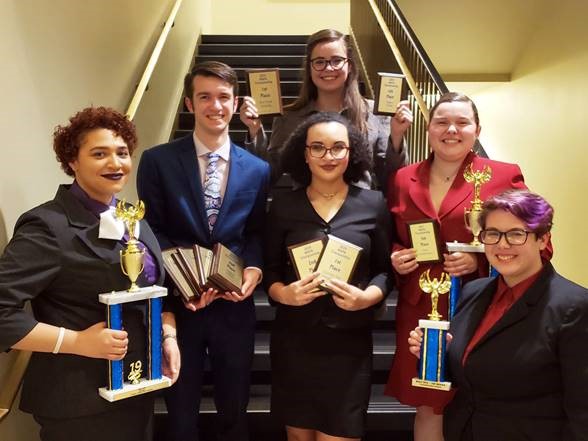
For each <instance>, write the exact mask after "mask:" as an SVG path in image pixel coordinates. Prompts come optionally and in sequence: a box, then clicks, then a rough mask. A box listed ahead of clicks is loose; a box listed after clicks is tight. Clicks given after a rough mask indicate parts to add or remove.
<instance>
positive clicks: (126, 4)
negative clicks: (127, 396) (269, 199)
mask: <svg viewBox="0 0 588 441" xmlns="http://www.w3.org/2000/svg"><path fill="white" fill-rule="evenodd" d="M173 3H174V1H173V0H165V1H164V0H125V1H119V0H85V1H77V0H52V1H38V0H3V1H2V2H0V29H2V31H1V38H0V59H1V60H2V69H0V96H1V97H2V110H3V111H2V119H0V127H1V128H2V130H1V133H2V143H1V146H2V147H1V148H2V153H3V161H1V162H0V176H1V178H0V250H2V249H3V247H4V246H5V244H6V241H7V240H9V239H10V237H11V236H12V230H13V227H14V223H15V222H16V219H17V217H18V216H19V214H20V213H22V212H24V211H25V210H27V209H29V208H31V207H33V206H35V205H37V204H40V203H42V202H44V201H46V200H48V199H51V198H52V197H53V195H54V194H55V190H56V187H57V185H58V184H59V183H64V182H70V181H71V179H70V178H68V177H67V176H66V175H65V174H63V173H62V172H61V171H60V169H59V167H58V164H57V163H56V161H55V157H54V154H53V152H52V149H51V134H52V131H53V128H54V127H55V125H57V124H62V123H65V122H66V121H67V118H68V117H70V116H71V115H72V114H73V113H75V112H76V111H77V110H80V109H81V108H83V107H85V106H88V105H91V104H94V105H106V106H111V107H114V108H116V109H118V110H121V111H125V110H126V106H127V104H128V102H129V100H130V97H131V96H132V94H133V92H134V87H135V85H136V84H137V83H138V81H139V78H140V74H141V72H142V70H143V69H144V67H145V64H146V61H147V59H148V57H149V55H150V53H151V50H152V49H153V46H154V44H155V41H156V40H157V38H158V36H159V33H160V32H161V29H162V25H163V23H164V21H165V18H166V17H167V15H168V14H169V12H170V10H171V7H172V5H173ZM210 4H211V0H184V1H183V4H182V8H181V9H180V13H179V16H178V18H177V19H176V22H175V26H174V28H173V29H172V33H171V35H170V40H169V42H168V44H167V45H166V47H165V48H164V51H163V54H162V59H161V62H160V66H159V67H158V68H157V70H156V72H155V76H154V78H153V80H152V82H151V85H150V89H149V91H148V92H147V95H146V98H145V103H144V104H143V105H142V107H140V109H139V112H138V114H137V117H136V123H137V125H138V131H139V137H140V139H139V141H140V145H141V147H144V146H145V145H147V146H150V145H153V144H155V143H159V142H162V141H165V140H166V139H167V136H168V134H169V128H170V125H171V123H172V122H173V116H172V115H173V113H174V111H175V108H176V106H177V102H178V97H179V94H180V93H181V78H182V77H183V74H184V73H185V71H186V70H187V69H188V66H189V64H190V60H191V58H192V53H193V51H194V48H195V44H196V39H197V37H198V35H199V34H200V33H201V32H202V31H203V30H204V31H206V30H207V28H206V27H205V26H204V24H206V26H208V23H209V22H210V20H209V19H210ZM135 159H136V158H135ZM129 187H130V190H129V193H130V194H133V193H134V184H133V185H131V186H129ZM9 358H10V356H9V355H6V354H0V378H2V374H3V373H4V371H5V370H6V366H7V364H8V360H9ZM0 387H1V386H0ZM34 439H38V437H37V429H36V426H35V424H34V422H33V421H32V419H31V418H30V417H29V416H28V415H24V414H21V413H20V412H18V411H15V412H13V413H12V414H11V415H10V416H9V417H8V419H7V420H6V421H5V422H3V423H2V424H1V425H0V440H18V441H28V440H34Z"/></svg>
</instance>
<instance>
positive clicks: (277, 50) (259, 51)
mask: <svg viewBox="0 0 588 441" xmlns="http://www.w3.org/2000/svg"><path fill="white" fill-rule="evenodd" d="M305 51H306V44H288V43H286V44H285V43H272V44H260V43H253V44H251V43H209V44H201V45H200V46H199V47H198V54H199V55H304V54H305Z"/></svg>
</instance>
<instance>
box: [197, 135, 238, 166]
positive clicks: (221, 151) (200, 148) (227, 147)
mask: <svg viewBox="0 0 588 441" xmlns="http://www.w3.org/2000/svg"><path fill="white" fill-rule="evenodd" d="M192 136H193V138H194V145H195V146H196V156H198V157H200V156H204V155H208V154H209V153H211V152H212V150H210V149H209V148H208V147H206V145H204V143H203V142H202V141H200V139H198V137H197V136H196V132H192ZM214 153H217V154H218V155H219V156H220V157H221V158H222V159H224V160H225V161H226V162H229V157H230V156H231V138H229V137H228V136H227V140H226V141H225V143H224V144H223V145H221V146H220V147H219V148H218V149H216V150H215V151H214Z"/></svg>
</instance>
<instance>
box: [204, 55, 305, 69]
mask: <svg viewBox="0 0 588 441" xmlns="http://www.w3.org/2000/svg"><path fill="white" fill-rule="evenodd" d="M203 61H221V62H223V63H226V64H228V65H229V66H231V67H246V68H258V67H279V68H282V67H300V66H302V63H303V61H304V57H303V56H300V55H259V56H258V55H199V56H197V57H196V63H201V62H203Z"/></svg>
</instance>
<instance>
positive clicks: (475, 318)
mask: <svg viewBox="0 0 588 441" xmlns="http://www.w3.org/2000/svg"><path fill="white" fill-rule="evenodd" d="M497 284H498V280H497V279H496V278H495V279H493V280H492V281H490V283H488V284H487V285H486V287H485V288H484V289H483V290H482V292H481V293H480V294H479V295H478V296H476V298H474V299H472V306H471V308H470V309H469V311H467V313H466V315H467V320H463V322H462V323H465V327H464V328H463V329H461V331H460V334H461V335H463V338H459V339H456V340H457V341H458V342H460V343H461V346H459V347H458V348H457V351H458V352H457V353H458V354H459V360H461V359H462V358H463V354H464V352H465V349H466V347H467V345H468V344H469V343H470V340H471V339H472V337H473V336H474V333H475V332H476V329H478V326H479V325H480V322H481V321H482V319H483V318H484V315H486V310H487V309H488V306H489V305H490V302H492V298H493V297H494V293H495V292H496V286H497ZM464 313H465V311H464ZM478 345H479V343H478V344H477V345H476V346H475V347H474V348H473V351H475V350H476V348H477V347H478ZM473 351H472V352H473Z"/></svg>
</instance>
